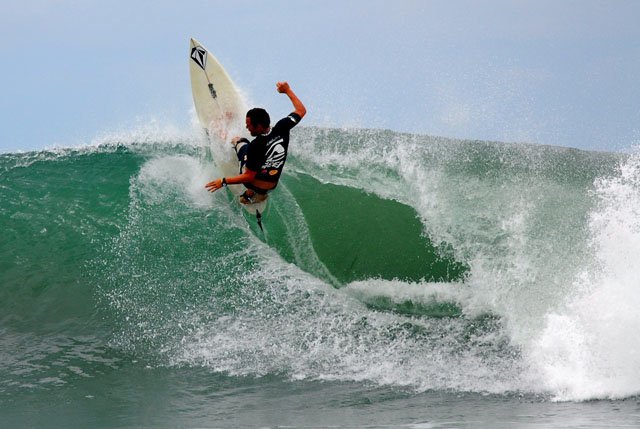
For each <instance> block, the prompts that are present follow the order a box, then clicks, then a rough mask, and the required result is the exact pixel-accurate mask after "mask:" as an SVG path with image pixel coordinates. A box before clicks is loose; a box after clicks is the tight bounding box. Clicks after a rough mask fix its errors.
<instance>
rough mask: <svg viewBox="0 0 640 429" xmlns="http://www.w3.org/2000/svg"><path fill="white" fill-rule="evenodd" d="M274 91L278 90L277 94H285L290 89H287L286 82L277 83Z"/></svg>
mask: <svg viewBox="0 0 640 429" xmlns="http://www.w3.org/2000/svg"><path fill="white" fill-rule="evenodd" d="M276 89H277V90H278V92H279V93H281V94H286V93H287V91H289V90H290V89H291V87H289V83H288V82H278V83H276Z"/></svg>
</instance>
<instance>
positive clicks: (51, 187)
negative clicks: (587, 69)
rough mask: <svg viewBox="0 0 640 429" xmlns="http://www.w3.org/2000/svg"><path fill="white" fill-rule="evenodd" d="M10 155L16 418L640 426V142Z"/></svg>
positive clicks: (1, 325) (197, 146) (180, 146)
mask: <svg viewBox="0 0 640 429" xmlns="http://www.w3.org/2000/svg"><path fill="white" fill-rule="evenodd" d="M216 177H218V172H217V171H216V168H215V166H214V163H213V161H212V155H211V154H210V153H209V152H208V150H207V148H206V145H205V144H204V141H203V138H202V137H201V136H199V135H198V134H197V133H195V132H193V133H192V132H185V133H180V132H178V133H171V132H161V131H156V132H153V131H152V132H144V133H121V134H117V135H112V136H104V137H103V138H101V139H100V140H99V141H96V142H93V143H92V144H87V145H86V146H76V147H57V148H52V149H47V150H40V151H33V152H24V153H5V154H0V201H1V203H0V225H1V226H0V230H1V231H2V233H1V234H2V235H1V237H2V239H1V240H0V426H1V427H3V428H12V427H17V428H21V427H367V428H378V427H381V428H386V427H405V428H457V427H460V428H477V427H480V428H482V427H486V428H501V427H504V428H507V427H509V428H510V427H518V428H542V427H563V428H569V427H580V428H590V427H592V428H600V427H638V426H640V396H639V395H640V334H639V330H638V328H639V327H640V312H639V311H638V307H640V281H639V280H638V275H637V269H638V263H637V261H638V259H637V258H638V255H639V254H640V155H638V154H635V153H633V152H630V153H605V152H591V151H582V150H576V149H571V148H563V147H551V146H542V145H532V144H531V145H530V144H508V143H497V142H486V141H467V140H464V141H463V140H454V139H446V138H436V137H429V136H424V135H414V134H403V133H396V132H392V131H386V130H349V129H326V128H314V127H307V128H299V129H294V131H293V134H292V143H291V148H290V157H289V161H288V163H287V167H286V168H285V173H284V176H283V180H282V181H281V184H280V185H279V187H278V189H277V190H276V191H275V192H274V193H273V194H272V195H271V202H270V205H269V208H268V210H267V212H266V213H265V215H264V221H263V223H264V231H261V230H260V229H259V228H258V227H257V225H256V222H255V219H253V218H252V217H251V216H249V215H248V214H246V213H245V212H244V210H243V209H242V208H241V207H239V205H238V204H237V203H236V202H235V201H234V200H233V199H232V197H231V196H230V194H229V193H228V192H227V191H226V190H222V191H219V192H217V193H215V194H209V193H208V192H206V190H205V188H204V184H205V183H206V182H208V181H209V180H212V179H213V178H216Z"/></svg>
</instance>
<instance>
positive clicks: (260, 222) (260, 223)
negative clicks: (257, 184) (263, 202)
mask: <svg viewBox="0 0 640 429" xmlns="http://www.w3.org/2000/svg"><path fill="white" fill-rule="evenodd" d="M256 220H257V221H258V226H259V227H260V231H262V232H263V233H264V228H262V213H260V210H258V209H256Z"/></svg>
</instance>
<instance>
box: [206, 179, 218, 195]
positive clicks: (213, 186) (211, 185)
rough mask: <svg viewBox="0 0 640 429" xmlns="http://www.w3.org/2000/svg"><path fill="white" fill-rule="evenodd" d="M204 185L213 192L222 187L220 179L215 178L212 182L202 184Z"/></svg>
mask: <svg viewBox="0 0 640 429" xmlns="http://www.w3.org/2000/svg"><path fill="white" fill-rule="evenodd" d="M204 187H205V188H207V190H208V191H209V192H215V191H217V190H218V189H220V188H222V179H216V180H214V181H212V182H209V183H207V184H206V185H204Z"/></svg>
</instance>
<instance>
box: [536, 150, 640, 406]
mask: <svg viewBox="0 0 640 429" xmlns="http://www.w3.org/2000/svg"><path fill="white" fill-rule="evenodd" d="M595 195H596V196H597V198H598V201H599V203H598V205H597V207H596V208H595V210H594V211H593V212H592V214H591V218H590V222H589V228H590V231H591V234H592V247H593V249H594V253H595V260H594V262H593V264H591V265H590V266H588V267H585V269H584V271H583V272H582V273H581V275H580V276H578V277H577V279H576V281H575V283H574V286H575V288H574V293H572V294H571V295H570V296H569V297H568V298H567V300H566V303H565V305H564V307H563V308H561V309H560V310H559V311H556V312H552V313H550V314H549V315H548V316H547V317H546V327H545V329H544V331H543V332H542V334H541V335H540V337H539V338H538V339H537V340H536V341H535V342H533V343H532V345H531V348H532V350H531V359H532V363H533V365H534V366H535V367H537V368H538V369H539V371H540V373H541V374H542V377H543V382H544V384H545V386H546V387H547V388H549V389H550V390H551V391H552V392H554V393H555V394H556V397H557V399H559V400H584V399H592V398H623V397H627V396H630V395H637V394H639V393H640V334H639V333H638V326H640V312H639V311H638V308H640V280H639V278H640V277H638V264H637V258H638V255H639V254H640V216H639V215H640V157H639V156H637V155H635V156H632V157H631V158H630V159H629V160H628V161H627V162H626V163H624V164H623V165H621V167H620V171H619V174H618V175H616V176H614V177H607V178H603V179H600V180H599V181H598V182H597V186H596V190H595Z"/></svg>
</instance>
